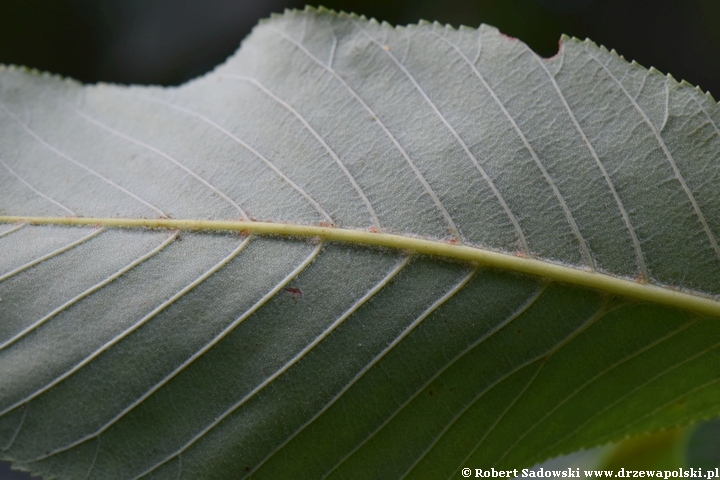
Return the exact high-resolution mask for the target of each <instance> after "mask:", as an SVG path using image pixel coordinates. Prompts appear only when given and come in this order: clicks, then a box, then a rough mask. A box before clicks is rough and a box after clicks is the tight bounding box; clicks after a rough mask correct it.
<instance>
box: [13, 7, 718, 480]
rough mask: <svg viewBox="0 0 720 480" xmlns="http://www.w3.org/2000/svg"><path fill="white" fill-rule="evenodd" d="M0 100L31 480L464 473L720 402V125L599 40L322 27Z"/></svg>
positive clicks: (691, 94) (678, 418)
mask: <svg viewBox="0 0 720 480" xmlns="http://www.w3.org/2000/svg"><path fill="white" fill-rule="evenodd" d="M0 102H2V103H0V122H2V123H1V128H0V135H2V138H1V139H0V162H1V163H0V215H3V216H4V217H2V218H0V221H2V222H3V223H2V224H1V225H2V226H1V227H0V251H1V252H2V253H3V254H2V256H0V272H2V273H0V298H2V302H1V303H0V317H1V318H2V322H0V342H1V343H0V378H1V379H2V381H1V382H0V414H1V417H0V446H1V447H2V448H3V450H2V452H3V453H2V458H5V459H11V460H13V461H14V462H16V465H17V466H20V467H23V468H27V469H30V470H32V471H34V472H39V473H41V474H43V475H47V476H57V477H59V478H88V477H89V478H130V477H136V476H142V475H146V476H147V477H148V478H165V477H172V478H175V477H178V476H179V477H187V478H206V477H222V478H228V477H230V478H238V477H241V476H244V475H250V474H253V475H254V476H256V477H258V478H285V477H288V476H292V477H298V476H302V477H304V478H318V477H323V476H327V477H331V478H338V477H361V478H367V477H377V478H395V477H402V476H407V477H409V478H414V477H424V478H451V477H452V478H457V477H458V473H459V470H460V469H461V468H484V469H489V468H491V467H495V468H508V469H512V468H520V467H521V466H528V465H531V464H533V463H534V462H537V461H541V460H543V459H546V458H549V457H551V456H555V455H558V454H561V453H565V452H569V451H573V450H577V449H580V448H585V447H590V446H594V445H598V444H602V443H604V442H607V441H610V440H615V439H619V438H621V437H623V436H625V435H628V434H632V433H638V432H644V431H649V430H656V429H659V428H664V427H669V426H674V425H681V424H688V423H690V422H694V421H696V420H698V419H703V418H709V417H711V416H715V415H717V414H718V412H719V410H720V401H718V399H719V398H720V395H719V394H720V382H719V381H718V380H719V378H720V377H719V376H718V373H719V372H718V369H717V365H718V361H719V360H720V358H719V356H720V350H719V349H718V346H719V345H720V337H719V333H720V324H719V323H718V318H717V317H718V316H719V315H720V302H719V295H720V248H718V240H717V239H718V234H719V232H720V216H718V215H717V212H718V211H720V196H719V195H718V194H717V185H718V184H719V182H720V131H719V130H718V125H719V124H720V109H718V106H717V104H716V103H715V102H714V100H712V98H711V97H710V96H709V95H705V94H702V92H700V91H699V90H697V89H693V88H691V87H690V86H688V85H687V84H684V83H680V84H678V83H677V82H675V81H674V80H673V79H672V78H670V77H664V76H662V75H661V74H659V73H658V72H657V71H655V70H652V69H651V70H649V71H648V70H645V69H644V68H642V67H640V66H639V65H637V64H628V63H627V62H625V61H624V60H623V59H622V58H621V57H619V56H618V55H617V54H615V53H614V52H609V51H607V50H605V49H604V48H599V47H597V46H595V45H594V44H593V43H591V42H589V41H584V42H581V41H578V40H574V39H570V38H563V39H562V43H561V48H560V52H559V54H558V55H557V56H555V57H553V58H551V59H547V60H544V59H541V58H539V57H537V56H536V55H535V54H534V53H533V52H532V51H530V50H529V49H528V48H527V46H525V45H524V44H523V43H521V42H519V41H517V40H513V39H509V38H507V37H504V36H502V35H501V34H499V33H498V32H497V30H495V29H493V28H492V27H487V26H482V27H481V28H480V29H478V30H474V29H470V28H461V29H459V30H454V29H452V28H449V27H443V26H440V25H437V24H433V25H431V24H427V23H424V24H421V25H417V26H409V27H404V28H393V27H391V26H389V25H387V24H378V23H377V22H375V21H367V20H365V19H364V18H358V17H354V16H349V15H345V14H339V15H338V14H335V13H332V12H328V11H325V10H321V11H313V10H306V11H304V12H287V13H286V14H285V15H283V16H277V17H274V18H272V19H271V20H269V21H266V22H264V23H262V24H261V25H260V26H258V27H257V28H256V29H255V30H254V32H253V34H252V35H251V36H250V37H249V38H248V39H247V40H246V41H245V42H244V43H243V46H242V48H241V49H240V50H239V51H238V53H237V54H236V55H235V56H234V57H232V58H231V59H229V60H228V62H227V63H226V64H224V65H222V66H220V67H218V68H217V69H216V70H215V71H213V72H211V73H209V74H208V75H206V76H204V77H202V78H200V79H198V80H195V81H193V82H190V83H188V84H186V85H183V86H181V87H179V88H167V89H163V88H157V87H120V86H110V85H96V86H80V85H78V84H77V83H75V82H73V81H69V80H61V79H58V78H55V77H51V76H48V75H39V74H37V73H33V72H27V71H25V70H22V69H15V68H4V69H3V70H2V72H0Z"/></svg>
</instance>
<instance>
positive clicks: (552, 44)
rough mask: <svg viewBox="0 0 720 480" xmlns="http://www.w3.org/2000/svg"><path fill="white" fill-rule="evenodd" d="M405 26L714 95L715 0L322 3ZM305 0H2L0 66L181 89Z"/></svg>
mask: <svg viewBox="0 0 720 480" xmlns="http://www.w3.org/2000/svg"><path fill="white" fill-rule="evenodd" d="M323 4H324V5H325V6H326V7H328V8H333V9H335V10H345V11H353V12H356V13H362V14H365V15H366V16H368V17H375V18H377V19H378V20H386V21H388V22H390V23H393V24H407V23H414V22H417V21H418V20H419V19H422V18H424V19H427V20H438V21H440V22H443V23H450V24H452V25H455V26H457V25H460V24H464V25H469V26H477V25H479V24H480V23H488V24H491V25H494V26H496V27H498V28H499V29H500V30H501V31H502V32H503V33H505V34H507V35H510V36H513V37H518V38H520V39H521V40H523V41H524V42H525V43H527V44H528V45H529V46H530V47H531V48H533V49H534V50H535V51H536V52H538V53H539V54H541V55H543V56H551V55H553V54H554V53H555V52H556V51H557V42H558V39H559V37H560V34H561V33H566V34H568V35H573V36H576V37H580V38H585V37H589V38H592V39H593V40H595V41H596V42H598V43H600V44H603V45H605V46H607V47H608V48H614V49H616V50H617V51H618V52H619V53H620V54H622V55H624V56H625V58H627V59H629V60H636V61H638V62H639V63H640V64H642V65H644V66H646V67H650V66H654V67H656V68H657V69H659V70H660V71H662V72H664V73H672V75H673V76H675V78H677V79H678V80H680V79H685V80H687V81H688V82H690V83H693V84H695V85H699V86H700V87H701V88H703V89H704V90H709V91H711V92H712V93H714V94H715V98H720V0H475V1H468V0H414V1H410V0H393V1H388V0H364V1H361V0H325V1H324V2H323ZM303 6H304V1H303V0H255V1H250V0H202V1H200V0H0V63H6V64H10V63H11V64H18V65H26V66H29V67H34V68H37V69H40V70H48V71H51V72H55V73H60V74H63V75H66V76H70V77H74V78H76V79H79V80H82V81H83V82H97V81H105V82H117V83H141V84H148V83H153V84H161V85H177V84H179V83H182V82H184V81H186V80H188V79H191V78H193V77H195V76H197V75H200V74H202V73H204V72H206V71H207V70H209V69H210V68H212V67H213V66H215V65H216V64H218V63H220V62H222V61H223V60H224V59H225V58H227V57H228V56H229V55H230V54H231V53H232V52H233V51H235V49H236V48H237V47H238V45H239V43H240V41H241V40H242V39H243V37H245V35H247V34H248V33H249V32H250V29H251V28H252V27H253V26H254V25H255V24H256V23H257V21H258V20H259V19H260V18H263V17H266V16H268V15H269V14H270V13H271V12H281V11H282V10H283V9H285V8H302V7H303Z"/></svg>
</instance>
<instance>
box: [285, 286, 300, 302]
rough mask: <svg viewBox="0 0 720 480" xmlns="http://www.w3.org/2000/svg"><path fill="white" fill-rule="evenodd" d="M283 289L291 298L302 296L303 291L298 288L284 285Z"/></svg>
mask: <svg viewBox="0 0 720 480" xmlns="http://www.w3.org/2000/svg"><path fill="white" fill-rule="evenodd" d="M283 291H285V293H287V294H288V295H290V296H291V297H292V298H295V299H297V298H301V297H302V296H303V291H302V290H300V289H299V288H295V287H285V288H283Z"/></svg>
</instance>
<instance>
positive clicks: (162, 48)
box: [0, 0, 720, 479]
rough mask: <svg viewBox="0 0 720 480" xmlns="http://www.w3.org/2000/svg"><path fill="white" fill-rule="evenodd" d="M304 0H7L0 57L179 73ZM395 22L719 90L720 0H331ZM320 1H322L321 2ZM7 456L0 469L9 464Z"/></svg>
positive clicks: (122, 76)
mask: <svg viewBox="0 0 720 480" xmlns="http://www.w3.org/2000/svg"><path fill="white" fill-rule="evenodd" d="M304 4H305V2H304V1H302V0H254V1H250V0H202V1H201V0H0V63H5V64H16V65H26V66H28V67H33V68H37V69H39V70H47V71H50V72H54V73H59V74H62V75H65V76H69V77H73V78H76V79H78V80H81V81H83V82H88V83H91V82H98V81H104V82H114V83H139V84H161V85H177V84H180V83H183V82H185V81H187V80H189V79H191V78H193V77H195V76H197V75H200V74H202V73H204V72H206V71H208V70H209V69H211V68H212V67H213V66H215V65H217V64H218V63H220V62H222V61H223V60H224V59H225V58H227V57H228V56H229V55H230V54H232V53H233V52H234V51H235V50H236V49H237V47H238V45H239V44H240V41H241V40H242V39H243V37H245V36H246V35H247V34H248V33H249V32H250V30H251V29H252V27H253V26H254V25H255V24H256V23H257V21H258V20H259V19H261V18H263V17H267V16H268V15H270V13H272V12H282V10H283V9H285V8H302V7H303V6H304ZM322 4H323V5H324V6H326V7H328V8H332V9H335V10H344V11H349V12H350V11H351V12H355V13H361V14H364V15H366V16H368V17H375V18H377V19H378V20H386V21H388V22H390V23H392V24H407V23H415V22H417V21H418V20H419V19H426V20H438V21H440V22H442V23H450V24H452V25H455V26H458V25H461V24H463V25H468V26H477V25H479V24H480V23H488V24H491V25H494V26H496V27H498V28H499V29H500V30H501V31H502V32H503V33H505V34H507V35H510V36H513V37H517V38H520V39H521V40H523V41H524V42H525V43H527V44H528V45H529V46H530V47H531V48H532V49H533V50H535V51H536V52H538V53H539V54H541V55H543V56H546V57H549V56H552V55H554V54H555V53H556V52H557V45H558V40H559V38H560V34H562V33H566V34H568V35H572V36H576V37H579V38H585V37H589V38H592V39H593V40H595V41H596V42H597V43H600V44H602V45H605V46H606V47H608V48H614V49H615V50H617V51H618V52H619V53H620V54H622V55H624V56H625V58H627V59H628V60H636V61H637V62H639V63H640V64H642V65H644V66H646V67H650V66H654V67H655V68H657V69H658V70H660V71H662V72H664V73H671V74H672V75H673V76H674V77H675V78H676V79H678V80H681V79H684V80H687V81H688V82H690V83H692V84H694V85H699V86H700V87H701V88H702V89H703V90H706V91H708V90H709V91H710V92H711V93H713V96H714V97H715V98H716V99H720V0H652V1H650V0H475V1H468V0H415V1H410V0H393V1H388V0H364V1H361V0H325V1H324V2H323V3H322ZM314 5H316V6H317V5H318V4H314ZM11 475H15V473H10V471H9V469H8V467H7V464H3V463H1V462H0V479H10V478H29V477H23V476H22V475H20V476H17V477H15V476H11Z"/></svg>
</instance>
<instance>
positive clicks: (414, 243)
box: [0, 216, 720, 316]
mask: <svg viewBox="0 0 720 480" xmlns="http://www.w3.org/2000/svg"><path fill="white" fill-rule="evenodd" d="M0 223H28V224H33V225H76V226H92V225H97V226H105V227H115V228H162V229H178V230H198V231H237V232H242V231H247V232H252V233H255V234H259V235H280V236H287V237H318V238H321V239H323V240H326V241H331V242H346V243H354V244H359V245H367V246H377V247H386V248H392V249H398V250H408V251H412V252H415V253H418V254H423V255H433V256H437V257H443V258H448V259H455V260H462V261H466V262H470V263H476V264H479V265H484V266H488V267H494V268H499V269H505V270H511V271H515V272H521V273H526V274H529V275H536V276H539V277H545V278H549V279H551V280H554V281H558V282H563V283H569V284H573V285H580V286H583V287H588V288H592V289H595V290H601V291H604V292H608V293H611V294H615V295H622V296H625V297H630V298H635V299H637V300H645V301H649V302H656V303H659V304H663V305H668V306H671V307H677V308H682V309H686V310H692V311H695V312H698V313H704V314H707V315H713V316H720V302H718V301H717V300H713V299H711V298H707V297H702V296H699V295H696V294H692V293H687V292H682V291H676V290H671V289H669V288H665V287H659V286H655V285H650V284H646V283H638V282H635V281H632V280H627V279H623V278H618V277H613V276H610V275H605V274H602V273H598V272H593V271H589V270H581V269H578V268H572V267H568V266H564V265H558V264H554V263H549V262H545V261H541V260H536V259H532V258H524V257H520V256H515V255H511V254H507V253H499V252H493V251H490V250H483V249H481V248H477V247H470V246H465V245H455V244H452V243H446V242H441V241H437V240H425V239H420V238H413V237H407V236H403V235H395V234H389V233H375V232H371V231H367V230H349V229H343V228H335V227H322V226H314V225H298V224H285V223H271V222H247V221H225V220H192V219H167V218H160V219H146V218H87V217H16V216H0Z"/></svg>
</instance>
